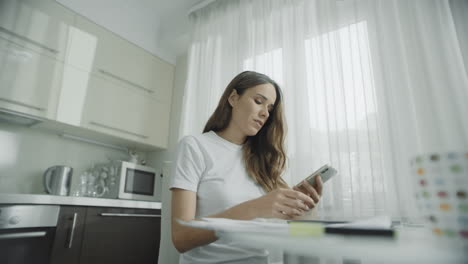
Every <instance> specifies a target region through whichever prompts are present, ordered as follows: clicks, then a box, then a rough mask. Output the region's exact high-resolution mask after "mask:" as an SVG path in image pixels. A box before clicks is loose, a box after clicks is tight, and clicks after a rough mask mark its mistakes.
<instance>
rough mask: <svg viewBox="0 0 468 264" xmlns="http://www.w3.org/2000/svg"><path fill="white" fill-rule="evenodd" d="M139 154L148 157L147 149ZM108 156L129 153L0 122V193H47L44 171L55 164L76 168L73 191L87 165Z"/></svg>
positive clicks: (73, 177) (105, 159)
mask: <svg viewBox="0 0 468 264" xmlns="http://www.w3.org/2000/svg"><path fill="white" fill-rule="evenodd" d="M139 154H140V155H141V157H142V158H146V156H145V153H139ZM109 159H125V160H127V159H128V155H127V153H126V152H123V151H119V150H114V149H110V148H106V147H101V146H96V145H93V144H89V143H84V142H78V141H75V140H71V139H65V138H63V137H61V136H59V135H58V134H57V133H52V132H50V131H47V130H43V129H39V128H34V127H32V128H29V127H25V126H21V125H16V124H10V123H5V122H2V123H0V193H23V194H28V193H34V194H44V193H45V191H44V187H43V184H42V179H43V173H44V171H45V170H46V169H47V168H48V167H50V166H53V165H66V166H71V167H72V168H73V170H74V171H73V175H72V191H73V190H74V189H75V188H76V187H77V183H78V182H79V176H80V175H81V174H82V173H83V172H84V171H85V170H86V169H87V168H89V167H91V166H92V165H93V164H95V163H102V162H108V161H109Z"/></svg>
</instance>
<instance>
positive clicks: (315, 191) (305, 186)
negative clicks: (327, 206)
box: [293, 175, 323, 204]
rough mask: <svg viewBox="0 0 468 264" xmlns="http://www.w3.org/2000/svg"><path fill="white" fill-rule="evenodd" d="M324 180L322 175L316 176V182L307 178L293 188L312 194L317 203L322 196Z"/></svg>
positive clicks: (311, 196)
mask: <svg viewBox="0 0 468 264" xmlns="http://www.w3.org/2000/svg"><path fill="white" fill-rule="evenodd" d="M322 189H323V182H322V178H320V175H317V176H315V183H314V184H310V183H309V182H308V181H306V180H302V181H301V182H300V183H299V184H297V185H296V186H294V187H293V190H295V191H299V192H302V193H304V194H305V195H308V196H310V198H312V199H313V200H314V202H315V203H316V204H317V203H318V202H319V200H320V197H321V196H322Z"/></svg>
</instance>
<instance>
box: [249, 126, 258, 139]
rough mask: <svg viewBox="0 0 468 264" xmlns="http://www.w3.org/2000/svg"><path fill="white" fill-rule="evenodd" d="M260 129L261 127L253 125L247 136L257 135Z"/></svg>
mask: <svg viewBox="0 0 468 264" xmlns="http://www.w3.org/2000/svg"><path fill="white" fill-rule="evenodd" d="M258 131H260V129H258V128H255V127H252V128H250V129H249V131H247V136H249V137H253V136H255V135H257V133H258Z"/></svg>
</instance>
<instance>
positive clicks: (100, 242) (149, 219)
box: [80, 207, 161, 264]
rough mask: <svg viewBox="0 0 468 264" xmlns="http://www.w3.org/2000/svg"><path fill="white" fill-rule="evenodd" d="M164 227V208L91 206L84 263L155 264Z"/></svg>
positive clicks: (88, 214) (86, 230)
mask: <svg viewBox="0 0 468 264" xmlns="http://www.w3.org/2000/svg"><path fill="white" fill-rule="evenodd" d="M160 229H161V213H160V210H157V211H156V210H144V209H119V208H94V207H89V208H88V212H87V216H86V228H85V231H84V237H83V245H82V252H81V257H80V262H81V263H83V264H84V263H86V264H95V263H96V264H103V263H112V264H133V263H139V264H146V263H147V264H155V263H157V261H158V255H159V241H160Z"/></svg>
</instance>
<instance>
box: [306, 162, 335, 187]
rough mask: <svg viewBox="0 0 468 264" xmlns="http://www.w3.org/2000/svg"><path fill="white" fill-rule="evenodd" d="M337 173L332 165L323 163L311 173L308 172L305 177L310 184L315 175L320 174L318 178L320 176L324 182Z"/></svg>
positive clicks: (313, 181) (312, 182) (313, 180)
mask: <svg viewBox="0 0 468 264" xmlns="http://www.w3.org/2000/svg"><path fill="white" fill-rule="evenodd" d="M336 173H337V170H336V169H335V168H333V167H331V166H330V165H328V164H325V165H323V166H322V167H320V169H318V170H316V171H314V172H313V173H312V174H310V175H309V176H308V177H307V178H306V181H308V182H309V183H310V184H314V183H315V176H317V175H320V178H322V182H323V183H325V182H326V181H328V180H329V179H330V178H331V177H333V176H335V175H336Z"/></svg>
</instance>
